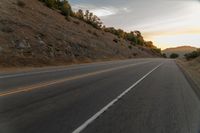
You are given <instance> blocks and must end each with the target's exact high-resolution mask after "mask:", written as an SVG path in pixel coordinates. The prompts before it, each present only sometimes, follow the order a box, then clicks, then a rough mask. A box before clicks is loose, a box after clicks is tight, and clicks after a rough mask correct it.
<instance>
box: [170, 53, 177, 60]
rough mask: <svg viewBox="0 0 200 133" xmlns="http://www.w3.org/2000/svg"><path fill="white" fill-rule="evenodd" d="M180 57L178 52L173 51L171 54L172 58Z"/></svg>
mask: <svg viewBox="0 0 200 133" xmlns="http://www.w3.org/2000/svg"><path fill="white" fill-rule="evenodd" d="M178 57H179V55H178V54H176V53H172V54H171V55H170V58H171V59H176V58H178Z"/></svg>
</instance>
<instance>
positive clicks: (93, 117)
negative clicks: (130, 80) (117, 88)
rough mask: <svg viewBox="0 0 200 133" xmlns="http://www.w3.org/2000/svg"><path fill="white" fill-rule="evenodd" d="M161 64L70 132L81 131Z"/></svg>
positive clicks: (78, 132)
mask: <svg viewBox="0 0 200 133" xmlns="http://www.w3.org/2000/svg"><path fill="white" fill-rule="evenodd" d="M161 65H163V63H161V64H159V65H158V66H156V67H155V68H153V69H152V70H151V71H149V72H148V73H147V74H145V75H144V76H143V77H142V78H140V79H139V80H138V81H136V82H135V83H134V84H133V85H131V86H130V87H129V88H128V89H126V90H125V91H124V92H122V93H121V94H120V95H119V96H117V97H116V98H115V99H114V100H112V101H111V102H110V103H108V104H107V105H106V106H104V107H103V108H102V109H101V110H100V111H98V112H97V113H96V114H94V115H93V116H92V117H90V118H89V119H88V120H87V121H85V122H84V123H83V124H82V125H80V126H79V127H78V128H76V129H75V130H74V131H73V132H72V133H80V132H82V131H83V130H84V129H85V128H86V127H87V126H88V125H89V124H91V123H92V122H93V121H95V120H96V119H97V118H98V117H99V116H100V115H102V114H103V113H104V112H105V111H106V110H108V109H109V108H110V107H111V106H112V105H113V104H115V103H116V102H117V101H118V100H119V99H120V98H122V97H123V96H124V95H126V94H127V93H128V92H129V91H130V90H132V89H133V88H134V87H135V86H136V85H137V84H139V83H140V82H141V81H142V80H144V79H145V78H146V77H147V76H149V75H150V74H151V73H152V72H153V71H155V70H156V69H158V68H159V67H160V66H161Z"/></svg>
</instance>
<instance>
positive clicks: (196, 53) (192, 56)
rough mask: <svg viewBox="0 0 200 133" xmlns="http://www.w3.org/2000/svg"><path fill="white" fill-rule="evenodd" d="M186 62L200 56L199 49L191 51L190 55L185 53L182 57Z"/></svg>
mask: <svg viewBox="0 0 200 133" xmlns="http://www.w3.org/2000/svg"><path fill="white" fill-rule="evenodd" d="M184 56H185V58H186V59H187V60H191V59H195V58H197V57H199V56H200V49H197V50H196V51H193V52H191V53H187V54H185V55H184Z"/></svg>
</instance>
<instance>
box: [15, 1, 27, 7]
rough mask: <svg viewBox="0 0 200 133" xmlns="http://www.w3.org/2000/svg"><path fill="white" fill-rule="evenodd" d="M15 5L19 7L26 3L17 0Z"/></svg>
mask: <svg viewBox="0 0 200 133" xmlns="http://www.w3.org/2000/svg"><path fill="white" fill-rule="evenodd" d="M17 5H18V6H20V7H25V5H26V4H25V3H24V2H23V1H21V0H18V1H17Z"/></svg>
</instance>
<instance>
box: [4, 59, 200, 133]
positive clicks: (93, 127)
mask: <svg viewBox="0 0 200 133" xmlns="http://www.w3.org/2000/svg"><path fill="white" fill-rule="evenodd" d="M70 132H73V133H78V132H83V133H200V101H199V98H198V96H197V95H196V94H195V92H194V91H193V88H192V87H191V85H190V84H189V83H188V81H187V80H186V78H185V77H184V74H183V73H182V72H181V70H180V69H179V68H178V66H177V65H176V63H175V61H174V60H164V59H135V60H124V61H111V62H101V63H93V64H83V65H73V66H69V67H62V68H45V69H37V70H32V71H30V72H18V73H2V74H0V133H70Z"/></svg>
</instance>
